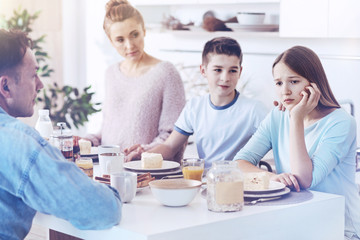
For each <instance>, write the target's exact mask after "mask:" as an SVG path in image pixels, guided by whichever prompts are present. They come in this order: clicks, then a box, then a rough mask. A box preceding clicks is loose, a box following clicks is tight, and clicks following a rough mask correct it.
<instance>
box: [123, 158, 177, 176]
mask: <svg viewBox="0 0 360 240" xmlns="http://www.w3.org/2000/svg"><path fill="white" fill-rule="evenodd" d="M179 167H180V164H179V163H178V162H174V161H167V160H164V161H163V164H162V168H142V167H141V161H131V162H126V163H124V168H125V169H128V170H132V171H139V172H151V173H152V172H161V171H169V170H174V169H176V168H179Z"/></svg>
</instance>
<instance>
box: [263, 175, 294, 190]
mask: <svg viewBox="0 0 360 240" xmlns="http://www.w3.org/2000/svg"><path fill="white" fill-rule="evenodd" d="M270 180H272V181H276V182H281V183H283V184H285V186H287V187H289V188H290V189H295V190H296V191H297V192H300V185H299V183H298V181H297V179H296V177H295V176H294V175H292V174H291V173H281V174H275V175H272V176H271V177H270Z"/></svg>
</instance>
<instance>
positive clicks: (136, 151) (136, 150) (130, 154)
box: [124, 144, 144, 162]
mask: <svg viewBox="0 0 360 240" xmlns="http://www.w3.org/2000/svg"><path fill="white" fill-rule="evenodd" d="M143 152H144V149H143V148H142V147H141V145H140V144H135V145H133V146H131V147H129V148H125V149H124V154H125V159H124V162H130V161H132V160H133V159H140V158H141V154H142V153H143Z"/></svg>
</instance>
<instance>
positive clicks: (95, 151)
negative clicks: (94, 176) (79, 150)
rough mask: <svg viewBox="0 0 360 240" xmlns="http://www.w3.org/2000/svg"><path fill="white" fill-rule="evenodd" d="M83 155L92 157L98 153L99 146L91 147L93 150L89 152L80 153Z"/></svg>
mask: <svg viewBox="0 0 360 240" xmlns="http://www.w3.org/2000/svg"><path fill="white" fill-rule="evenodd" d="M80 155H81V157H92V156H97V155H98V148H97V147H91V152H90V153H88V154H80Z"/></svg>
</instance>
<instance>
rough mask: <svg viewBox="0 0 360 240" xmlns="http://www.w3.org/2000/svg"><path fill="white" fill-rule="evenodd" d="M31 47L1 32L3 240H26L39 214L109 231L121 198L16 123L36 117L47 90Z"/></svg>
mask: <svg viewBox="0 0 360 240" xmlns="http://www.w3.org/2000/svg"><path fill="white" fill-rule="evenodd" d="M30 47H31V40H30V39H29V38H27V37H26V35H25V34H24V33H21V32H15V31H10V32H9V31H5V30H0V239H24V238H25V236H26V235H27V234H28V232H29V230H30V228H31V224H32V220H33V218H34V216H35V213H36V211H39V212H42V213H46V214H51V215H55V216H56V217H59V218H63V219H65V220H67V221H69V222H71V223H72V224H73V225H74V226H75V227H77V228H79V229H94V230H95V229H105V228H110V227H112V226H113V225H116V224H118V223H119V221H120V218H121V201H120V199H119V195H118V193H117V192H116V191H115V190H112V189H111V188H109V187H107V186H106V185H105V184H100V183H97V182H95V181H92V180H91V179H89V177H88V176H87V175H85V174H84V173H83V172H82V171H81V170H80V169H79V168H78V167H77V166H76V165H75V164H74V163H70V162H67V161H65V159H64V158H63V156H62V154H61V152H60V151H59V150H58V149H56V148H54V147H52V146H50V144H49V143H48V142H47V141H46V140H44V139H43V138H42V137H41V136H40V135H39V133H38V132H37V131H36V130H34V129H33V128H31V127H29V126H27V125H26V124H23V123H22V122H20V121H19V120H17V119H16V118H17V117H30V116H32V115H33V113H34V109H33V108H34V104H35V99H36V95H37V92H38V91H39V90H40V89H41V88H43V84H42V82H41V81H40V79H39V76H38V75H37V70H38V65H37V62H36V59H35V55H34V53H33V51H32V50H31V49H30Z"/></svg>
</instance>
